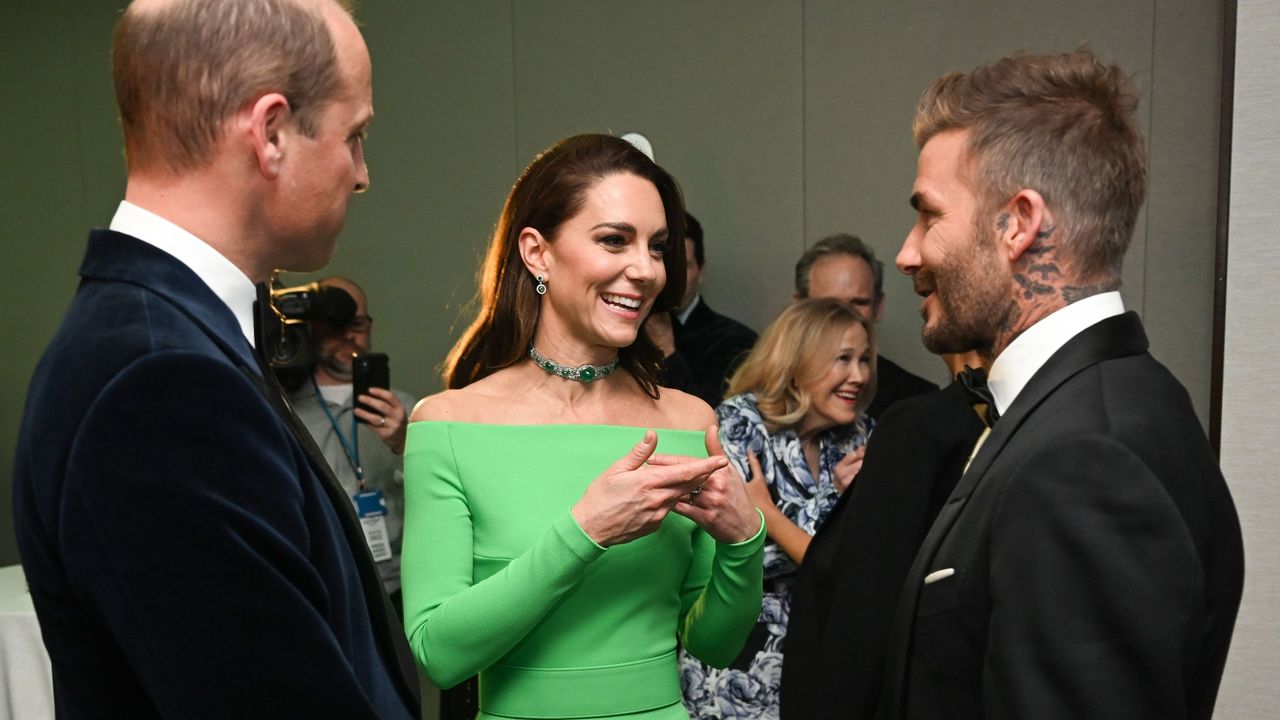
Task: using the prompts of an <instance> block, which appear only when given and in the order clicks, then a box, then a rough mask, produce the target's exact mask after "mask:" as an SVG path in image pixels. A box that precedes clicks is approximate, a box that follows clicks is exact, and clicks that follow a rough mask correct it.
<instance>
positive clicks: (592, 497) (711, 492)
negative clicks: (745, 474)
mask: <svg viewBox="0 0 1280 720" xmlns="http://www.w3.org/2000/svg"><path fill="white" fill-rule="evenodd" d="M657 447H658V436H657V433H655V432H654V431H652V430H648V431H646V432H645V434H644V438H643V439H641V441H640V442H639V443H638V444H637V445H636V446H635V447H634V448H632V449H631V450H630V451H629V452H628V453H627V454H626V455H624V456H622V457H621V458H619V459H618V460H617V461H616V462H615V463H613V465H611V466H609V468H608V469H607V470H605V471H604V472H603V473H601V475H600V477H598V478H596V479H595V481H594V482H592V483H591V485H590V486H588V487H587V490H586V492H585V493H583V495H582V499H580V500H579V501H578V502H577V504H575V505H574V506H573V509H572V513H573V517H574V520H576V521H577V522H578V526H579V527H581V528H582V531H583V532H585V533H586V534H587V536H588V537H590V538H591V539H592V540H594V541H595V542H596V544H598V545H600V546H602V547H609V546H611V545H621V544H623V543H627V542H631V541H632V540H635V539H636V538H640V537H643V536H645V535H648V534H649V533H651V532H653V531H654V530H657V529H658V526H659V525H661V524H662V521H663V520H664V519H666V517H667V514H668V513H670V512H676V513H679V514H681V515H684V516H685V517H687V518H689V519H690V520H693V521H694V522H695V523H697V524H698V525H699V526H700V527H701V528H702V529H703V530H705V531H706V532H707V534H709V535H711V537H713V538H715V539H716V540H719V541H720V542H727V543H738V542H742V541H744V540H748V539H750V538H752V537H755V535H756V534H757V533H758V532H760V523H761V520H760V514H759V513H758V512H757V511H756V510H755V507H754V505H753V504H752V502H751V499H750V498H749V497H748V496H747V493H746V489H745V485H744V484H743V482H742V479H741V478H740V477H739V476H738V473H737V471H735V470H734V469H733V467H732V466H731V465H729V462H728V460H726V459H725V457H724V452H723V450H721V448H720V440H719V437H718V435H717V432H716V428H715V427H714V426H712V427H710V428H708V430H707V453H708V455H709V457H705V458H693V457H685V456H680V455H666V454H662V453H655V452H654V451H655V450H656V449H657Z"/></svg>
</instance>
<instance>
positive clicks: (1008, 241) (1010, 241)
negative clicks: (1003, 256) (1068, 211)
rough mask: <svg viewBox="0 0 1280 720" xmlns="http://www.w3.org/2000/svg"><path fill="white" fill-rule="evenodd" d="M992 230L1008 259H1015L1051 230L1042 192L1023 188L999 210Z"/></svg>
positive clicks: (1051, 225)
mask: <svg viewBox="0 0 1280 720" xmlns="http://www.w3.org/2000/svg"><path fill="white" fill-rule="evenodd" d="M996 230H997V232H999V233H1000V243H1001V245H1002V246H1003V247H1004V249H1005V252H1006V253H1007V256H1008V258H1009V262H1011V263H1013V262H1017V261H1018V259H1019V258H1021V257H1022V255H1023V253H1025V252H1026V251H1027V250H1028V249H1029V248H1031V247H1032V246H1034V245H1035V244H1036V243H1037V242H1038V241H1040V240H1044V239H1046V238H1048V237H1049V236H1050V235H1051V234H1052V233H1053V230H1054V225H1053V215H1052V213H1050V211H1049V208H1048V206H1046V205H1045V202H1044V196H1042V195H1041V194H1040V193H1038V192H1036V191H1035V190H1031V189H1028V188H1023V189H1022V190H1019V191H1018V193H1017V194H1016V195H1014V196H1013V198H1012V199H1010V200H1009V202H1008V204H1006V205H1005V206H1004V209H1002V210H1001V211H1000V215H999V218H998V219H997V222H996Z"/></svg>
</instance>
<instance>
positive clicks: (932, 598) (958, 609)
mask: <svg viewBox="0 0 1280 720" xmlns="http://www.w3.org/2000/svg"><path fill="white" fill-rule="evenodd" d="M1145 348H1146V341H1145V337H1143V334H1142V329H1141V325H1140V323H1139V322H1138V321H1137V319H1136V316H1131V315H1126V316H1117V317H1116V318H1112V319H1109V320H1104V321H1102V322H1099V323H1098V324H1097V325H1095V326H1093V327H1091V328H1089V329H1087V330H1085V331H1084V332H1082V333H1080V334H1079V335H1078V336H1077V337H1076V338H1074V339H1072V340H1071V341H1070V342H1068V343H1067V344H1066V345H1064V346H1063V348H1062V349H1061V350H1059V351H1058V353H1056V354H1055V355H1054V356H1053V357H1052V358H1051V359H1050V360H1049V362H1047V363H1046V364H1045V365H1044V366H1043V367H1042V368H1041V369H1040V370H1039V371H1038V372H1037V373H1036V375H1035V376H1034V377H1033V378H1032V379H1031V381H1030V382H1029V383H1028V384H1027V386H1026V387H1025V388H1024V389H1023V390H1022V392H1021V393H1020V394H1019V395H1018V397H1017V398H1016V399H1015V400H1014V401H1013V403H1012V405H1011V406H1010V407H1009V408H1008V409H1007V411H1006V413H1005V414H1004V416H1003V417H1002V418H1001V420H1000V421H999V422H997V423H996V425H995V428H994V429H993V431H992V434H991V436H990V437H989V438H988V440H987V442H986V443H985V444H984V445H983V448H982V451H981V452H980V453H979V454H978V456H977V457H976V458H975V459H974V462H973V466H972V467H971V468H970V470H969V472H968V473H967V474H966V475H965V477H964V478H963V480H962V481H961V484H960V486H959V487H957V488H956V490H955V493H954V495H955V497H954V498H953V499H954V502H952V503H949V504H948V505H947V506H946V508H945V509H944V511H943V512H942V513H941V514H940V516H939V518H938V520H937V523H936V524H935V527H934V529H933V531H932V532H931V533H930V534H929V537H928V539H927V540H926V542H925V544H924V545H923V546H922V549H921V552H920V555H919V558H918V560H917V562H916V565H915V566H914V567H913V568H912V570H911V571H910V573H909V575H908V579H907V582H908V583H909V584H910V587H911V588H914V589H915V590H914V593H913V594H910V595H908V594H904V595H903V600H902V602H903V611H902V612H901V613H900V614H899V616H898V621H897V622H895V629H894V640H893V649H892V657H893V658H894V659H893V664H892V665H891V668H893V669H894V673H893V675H891V676H890V678H889V679H890V683H889V684H888V685H887V686H886V687H887V688H888V690H889V692H890V694H889V695H888V696H886V700H887V701H888V702H889V703H890V707H891V708H896V709H894V710H891V712H890V714H895V713H896V715H897V716H902V717H913V718H914V717H921V718H933V717H947V718H966V717H975V718H976V717H984V718H1015V717H1188V718H1206V719H1207V718H1208V717H1210V716H1211V714H1212V708H1213V704H1214V700H1215V698H1216V693H1217V688H1218V683H1219V680H1220V678H1221V674H1222V669H1223V665H1224V663H1225V658H1226V652H1227V647H1228V645H1229V641H1230V636H1231V630H1232V627H1233V623H1234V620H1235V615H1236V610H1237V608H1238V604H1239V599H1240V591H1241V586H1242V573H1243V555H1242V543H1241V540H1240V528H1239V522H1238V519H1237V517H1236V513H1235V509H1234V506H1233V504H1232V502H1231V498H1230V495H1229V493H1228V491H1227V488H1226V484H1225V481H1224V480H1223V478H1222V476H1221V473H1220V472H1219V470H1218V468H1217V464H1216V461H1215V460H1214V458H1213V454H1212V452H1211V451H1210V449H1209V447H1208V443H1207V441H1206V440H1205V438H1204V434H1203V430H1202V429H1201V427H1200V424H1199V421H1198V420H1197V419H1196V417H1195V414H1194V412H1193V410H1192V408H1191V404H1190V402H1189V400H1188V398H1187V395H1186V392H1185V391H1184V390H1183V389H1182V387H1181V385H1180V384H1179V383H1178V382H1177V381H1176V380H1175V379H1174V378H1173V377H1172V375H1170V374H1169V373H1168V371H1167V370H1166V369H1165V368H1164V367H1162V366H1161V365H1160V364H1159V363H1158V362H1156V361H1155V360H1154V359H1153V358H1152V357H1151V356H1150V355H1149V354H1147V353H1146V351H1145ZM943 568H951V569H953V570H954V574H953V575H951V576H948V577H946V578H943V579H941V580H938V581H936V582H933V583H930V584H925V583H924V582H923V578H924V577H925V576H927V575H928V574H929V573H931V572H934V571H937V570H939V569H943ZM904 641H905V642H904ZM1013 656H1017V657H1019V658H1021V662H1017V663H1003V662H998V661H995V660H994V659H995V658H1008V657H1013ZM898 668H900V670H899V669H898ZM904 688H905V690H904ZM1051 688H1052V689H1051Z"/></svg>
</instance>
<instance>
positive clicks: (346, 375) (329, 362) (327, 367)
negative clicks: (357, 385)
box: [316, 355, 353, 382]
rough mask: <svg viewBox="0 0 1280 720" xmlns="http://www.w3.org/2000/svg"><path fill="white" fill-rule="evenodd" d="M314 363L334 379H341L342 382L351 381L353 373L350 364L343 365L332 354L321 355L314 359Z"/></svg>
mask: <svg viewBox="0 0 1280 720" xmlns="http://www.w3.org/2000/svg"><path fill="white" fill-rule="evenodd" d="M316 365H318V366H319V367H321V368H323V369H324V371H325V374H327V375H328V376H329V377H331V378H333V379H335V380H342V381H344V382H351V381H352V378H353V375H352V372H351V366H350V365H347V366H346V367H343V366H342V365H340V364H339V363H338V359H337V358H335V357H333V356H332V355H321V356H320V357H319V358H317V359H316Z"/></svg>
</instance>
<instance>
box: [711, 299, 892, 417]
mask: <svg viewBox="0 0 1280 720" xmlns="http://www.w3.org/2000/svg"><path fill="white" fill-rule="evenodd" d="M854 325H859V326H861V327H862V329H863V330H865V331H866V333H867V344H868V345H869V346H870V347H871V357H872V362H871V368H872V371H871V373H872V374H871V379H870V381H869V382H867V383H865V384H864V386H863V391H862V392H861V393H860V394H859V396H858V410H859V411H862V410H863V409H865V408H866V407H867V406H868V405H870V404H871V400H872V398H873V397H874V396H875V387H876V384H875V331H874V330H873V328H872V324H871V321H870V320H868V319H867V318H865V317H863V315H862V314H861V313H859V312H858V311H857V310H856V309H855V308H854V307H853V306H852V305H849V304H848V303H846V302H843V301H841V300H837V299H835V298H806V299H804V300H799V301H797V302H794V303H792V304H791V305H789V306H787V308H786V309H785V310H783V311H782V312H781V313H779V314H778V317H777V318H775V319H774V321H773V322H771V323H769V327H767V328H765V330H764V333H763V334H761V335H760V339H759V340H757V341H756V344H755V347H753V348H752V349H751V353H750V354H749V355H747V358H746V359H745V360H743V361H742V364H741V365H739V366H738V369H737V371H736V372H734V373H733V377H732V378H730V380H729V392H728V395H740V394H742V393H748V392H749V393H754V394H755V396H756V407H757V408H758V409H759V410H760V416H761V417H762V418H764V421H765V425H767V426H768V427H769V430H770V432H774V431H777V430H779V429H781V428H788V427H793V426H795V425H798V424H799V423H800V421H801V420H802V419H803V418H804V416H805V414H807V413H808V412H809V409H810V408H811V407H813V398H811V397H809V394H808V393H806V392H805V391H804V390H803V389H802V387H803V386H804V385H808V384H809V383H810V382H813V381H814V380H817V379H818V378H821V377H822V376H823V375H824V374H825V373H826V372H827V369H828V368H829V367H830V364H831V348H832V347H833V346H834V345H835V344H836V343H838V342H840V337H841V336H842V335H844V333H845V332H847V331H848V330H849V328H850V327H852V326H854Z"/></svg>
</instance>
